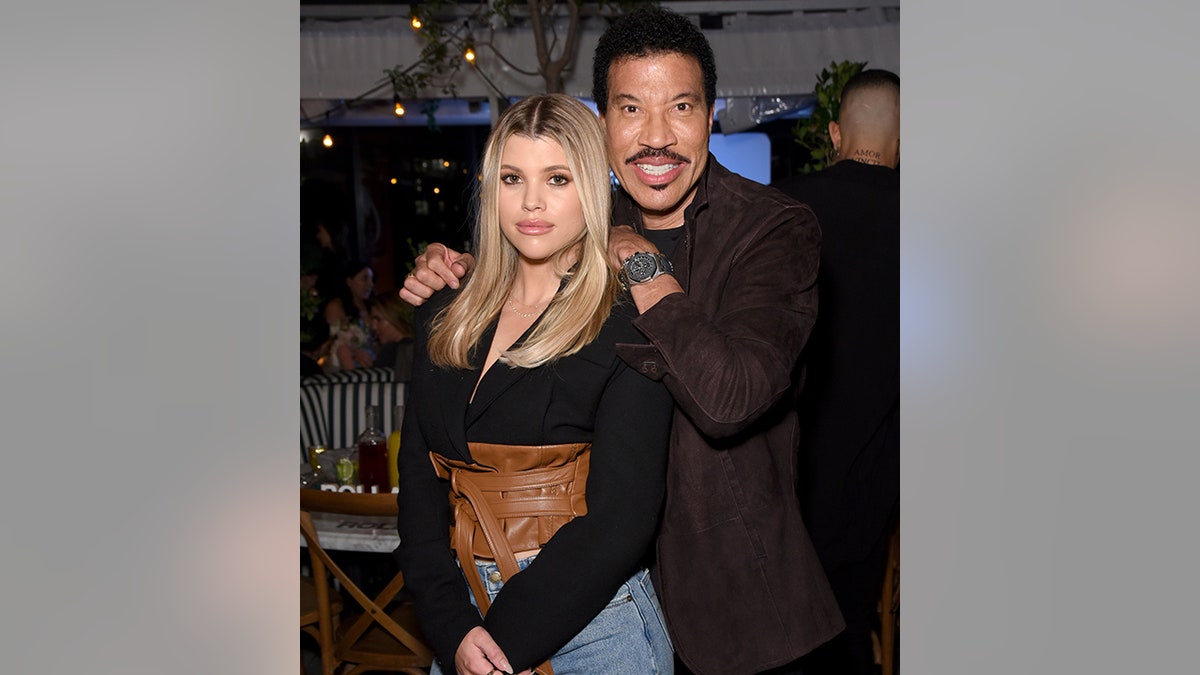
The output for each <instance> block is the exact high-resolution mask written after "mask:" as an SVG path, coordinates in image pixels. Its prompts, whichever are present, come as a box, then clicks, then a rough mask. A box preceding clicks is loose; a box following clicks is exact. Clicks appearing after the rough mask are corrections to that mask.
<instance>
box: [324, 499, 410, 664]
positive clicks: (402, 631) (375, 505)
mask: <svg viewBox="0 0 1200 675" xmlns="http://www.w3.org/2000/svg"><path fill="white" fill-rule="evenodd" d="M313 513H334V514H342V515H361V516H390V517H391V518H393V519H394V518H395V517H396V495H393V494H355V493H348V492H324V491H321V490H312V489H305V488H301V489H300V534H301V535H302V536H303V537H304V541H305V543H306V544H307V545H308V552H309V556H310V558H311V562H312V572H313V579H314V583H315V591H316V599H317V605H318V611H319V612H320V620H319V621H318V624H317V625H318V631H317V632H318V637H317V640H318V642H319V643H320V645H321V668H322V672H323V675H333V674H334V673H335V672H336V671H337V670H338V668H339V667H341V666H342V665H345V666H346V667H347V668H346V670H345V672H344V675H357V673H363V672H367V671H377V670H386V671H393V672H402V673H409V674H410V675H426V673H427V668H428V667H429V665H430V664H431V663H432V662H433V652H432V651H431V650H430V649H429V647H428V646H426V645H425V642H424V637H423V636H422V635H421V632H420V628H419V627H418V626H417V618H416V613H415V611H414V608H413V606H412V604H411V603H408V602H402V601H396V595H397V594H398V593H399V592H400V590H401V589H402V588H404V576H403V575H402V574H401V573H400V572H396V575H395V576H394V577H393V578H392V580H391V582H389V583H388V585H387V586H386V587H385V588H384V589H383V590H382V591H380V592H379V595H377V596H376V597H374V598H371V597H370V596H368V595H367V594H366V593H365V592H363V591H362V589H360V588H359V587H358V585H357V584H356V583H355V582H354V580H353V579H352V578H350V577H349V576H347V574H346V573H345V572H344V571H343V570H342V568H341V567H339V566H338V564H337V563H336V562H334V560H333V559H332V558H331V557H330V556H329V553H328V552H326V551H325V549H324V548H322V547H321V540H320V537H319V536H318V535H317V529H316V527H315V525H314V524H313V519H312V514H313ZM327 574H332V575H333V577H334V578H335V579H336V580H337V581H338V583H339V584H341V587H342V592H343V594H348V595H349V596H350V598H352V599H353V600H354V603H355V604H357V605H358V608H361V610H362V613H361V614H359V615H358V616H357V617H356V618H352V617H347V618H346V620H345V621H342V622H341V623H340V624H339V625H338V627H337V629H336V631H335V630H334V612H333V604H334V603H333V601H331V600H330V594H329V592H328V584H326V583H324V582H325V580H326V575H327ZM323 588H324V589H325V591H324V592H323V591H322V589H323ZM347 602H349V600H347ZM327 619H328V620H327Z"/></svg>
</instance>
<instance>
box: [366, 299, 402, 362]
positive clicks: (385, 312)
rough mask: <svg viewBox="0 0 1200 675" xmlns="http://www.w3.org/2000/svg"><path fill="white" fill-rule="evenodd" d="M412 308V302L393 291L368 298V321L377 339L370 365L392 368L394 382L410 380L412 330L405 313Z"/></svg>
mask: <svg viewBox="0 0 1200 675" xmlns="http://www.w3.org/2000/svg"><path fill="white" fill-rule="evenodd" d="M411 310H412V305H409V304H408V303H407V302H404V301H403V300H401V299H400V296H399V295H397V294H396V293H384V294H382V295H376V296H375V297H373V298H371V299H370V300H368V301H367V312H368V313H367V323H369V324H370V325H371V330H372V331H374V332H375V337H376V339H377V341H378V347H377V349H376V350H375V362H374V364H373V365H375V366H376V367H379V366H386V367H388V368H395V369H396V381H397V382H407V381H409V380H410V379H412V359H413V330H412V324H411V323H409V320H408V318H407V316H406V314H408V313H409V312H410V311H411Z"/></svg>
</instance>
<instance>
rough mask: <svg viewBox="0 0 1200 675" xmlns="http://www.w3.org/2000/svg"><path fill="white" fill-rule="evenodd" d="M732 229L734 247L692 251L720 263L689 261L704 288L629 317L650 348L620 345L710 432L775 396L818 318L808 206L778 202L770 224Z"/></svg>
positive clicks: (749, 416) (761, 409)
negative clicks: (741, 235) (736, 233)
mask: <svg viewBox="0 0 1200 675" xmlns="http://www.w3.org/2000/svg"><path fill="white" fill-rule="evenodd" d="M712 225H713V227H722V228H728V227H733V226H734V224H732V223H713V224H712ZM740 231H744V232H746V233H747V234H746V235H745V236H746V239H745V240H744V241H741V242H738V243H739V245H738V246H736V247H728V248H726V249H724V251H722V252H720V253H714V252H712V251H713V250H714V249H715V248H716V247H713V246H710V247H709V248H708V251H707V252H705V253H703V254H701V253H697V254H694V256H695V257H696V258H697V259H698V258H700V257H701V256H702V255H708V256H712V255H721V256H727V259H728V261H727V262H725V261H721V260H715V261H714V260H702V261H700V260H698V261H697V262H695V263H694V264H693V267H692V270H691V275H692V276H691V282H690V284H689V285H690V286H693V287H694V286H695V285H696V284H697V283H701V282H702V283H704V284H705V285H706V286H705V289H704V292H703V294H699V293H693V294H688V293H675V294H672V295H669V296H667V297H665V298H663V299H662V300H660V301H659V302H658V303H657V304H655V305H654V306H653V307H651V308H650V309H648V310H646V312H645V313H644V314H642V315H641V316H640V317H638V318H637V319H636V320H635V321H634V325H635V326H637V328H638V330H640V331H641V332H642V333H643V334H644V335H645V336H646V337H647V339H648V340H649V341H650V346H648V347H642V348H636V347H635V348H633V349H631V350H625V351H622V357H623V358H624V359H625V360H626V361H627V362H629V363H630V364H632V365H633V366H634V367H635V369H639V370H641V371H642V372H644V373H646V374H648V375H650V376H652V377H653V376H658V377H662V379H663V381H664V382H665V383H666V385H667V388H668V389H669V390H670V391H671V394H672V396H673V397H674V399H675V402H676V403H677V404H678V405H679V407H680V408H681V409H682V410H683V412H684V413H685V414H686V415H687V416H688V418H689V419H690V420H691V421H692V423H693V424H695V425H696V427H697V428H698V429H700V431H701V432H702V433H704V434H705V435H707V436H709V437H711V438H723V437H727V436H732V435H734V434H737V433H739V432H741V431H742V430H744V429H746V428H747V427H748V426H750V425H751V424H753V423H754V422H755V421H756V420H758V419H759V417H761V416H762V415H763V414H764V413H765V412H766V411H767V410H768V409H770V408H771V407H772V406H773V405H775V404H776V403H777V402H778V401H779V399H780V398H781V397H783V396H784V394H785V393H786V392H787V391H788V390H789V388H790V387H791V385H792V378H793V370H794V368H795V367H796V364H797V362H798V360H799V357H800V352H801V350H802V349H803V348H804V344H805V342H807V340H808V336H809V334H810V333H811V331H812V326H813V323H814V321H815V320H816V316H817V269H818V265H819V256H820V239H821V235H820V228H819V227H818V225H817V220H816V216H814V215H813V213H812V211H811V210H809V209H808V208H807V207H805V206H801V205H798V204H792V205H786V206H781V207H780V210H779V211H778V212H776V214H774V216H773V217H772V218H771V220H770V221H769V222H767V223H762V224H758V225H757V226H756V227H754V228H744V229H741V230H740ZM725 251H727V252H725ZM699 275H704V278H703V279H701V278H700V276H699ZM637 349H640V350H641V351H635V350H637ZM650 371H655V373H652V372H650Z"/></svg>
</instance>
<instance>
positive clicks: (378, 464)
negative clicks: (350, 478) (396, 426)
mask: <svg viewBox="0 0 1200 675" xmlns="http://www.w3.org/2000/svg"><path fill="white" fill-rule="evenodd" d="M356 443H357V445H358V477H359V482H360V483H362V486H363V492H389V491H391V489H392V488H391V485H389V484H388V471H387V439H386V438H385V437H384V435H383V431H382V430H381V429H380V428H379V406H377V405H371V404H368V405H367V428H366V429H363V432H362V433H361V434H359V435H358V440H357V441H356Z"/></svg>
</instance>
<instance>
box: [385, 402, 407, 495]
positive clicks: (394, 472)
mask: <svg viewBox="0 0 1200 675" xmlns="http://www.w3.org/2000/svg"><path fill="white" fill-rule="evenodd" d="M403 424H404V404H403V403H397V404H396V407H394V408H392V433H390V434H388V438H387V463H388V481H389V482H390V483H391V484H392V487H396V486H398V485H400V471H399V469H398V468H397V466H396V457H397V456H398V455H399V454H400V427H401V425H403Z"/></svg>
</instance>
